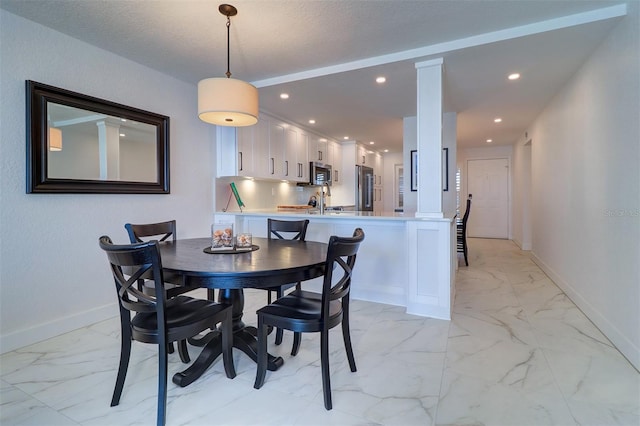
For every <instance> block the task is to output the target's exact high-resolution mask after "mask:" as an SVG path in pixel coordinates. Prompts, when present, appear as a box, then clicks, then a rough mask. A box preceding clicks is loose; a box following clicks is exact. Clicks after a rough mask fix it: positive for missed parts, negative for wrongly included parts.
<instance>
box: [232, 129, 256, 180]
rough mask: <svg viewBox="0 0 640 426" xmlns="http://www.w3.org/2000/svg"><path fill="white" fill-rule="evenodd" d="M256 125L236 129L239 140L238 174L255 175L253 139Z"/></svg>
mask: <svg viewBox="0 0 640 426" xmlns="http://www.w3.org/2000/svg"><path fill="white" fill-rule="evenodd" d="M254 134H255V126H249V127H240V128H237V129H236V135H237V140H238V158H237V161H238V170H237V172H238V173H237V174H238V176H253V175H254V173H255V169H254V165H253V160H254V155H253V141H254Z"/></svg>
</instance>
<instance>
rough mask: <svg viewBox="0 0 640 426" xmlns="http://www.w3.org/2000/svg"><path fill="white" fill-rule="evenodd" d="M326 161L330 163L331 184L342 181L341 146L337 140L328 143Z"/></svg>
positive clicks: (338, 183) (337, 183)
mask: <svg viewBox="0 0 640 426" xmlns="http://www.w3.org/2000/svg"><path fill="white" fill-rule="evenodd" d="M328 163H329V164H331V167H332V173H333V176H332V177H331V179H332V181H333V185H340V184H341V183H342V180H341V178H342V176H341V175H342V146H341V145H340V144H339V143H338V142H329V144H328Z"/></svg>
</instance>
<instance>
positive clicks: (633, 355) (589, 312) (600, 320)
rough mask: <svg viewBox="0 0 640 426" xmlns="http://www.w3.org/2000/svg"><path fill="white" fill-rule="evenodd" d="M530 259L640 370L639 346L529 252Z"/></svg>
mask: <svg viewBox="0 0 640 426" xmlns="http://www.w3.org/2000/svg"><path fill="white" fill-rule="evenodd" d="M531 260H533V262H535V264H536V265H538V266H539V267H540V269H542V270H543V271H544V273H545V274H547V276H548V277H549V278H551V280H552V281H553V282H554V283H555V284H556V285H557V286H558V287H560V289H561V290H562V291H564V292H565V294H566V295H567V296H568V297H569V299H571V301H572V302H573V303H575V304H576V306H577V307H578V308H579V309H580V310H581V311H582V312H583V313H584V314H585V315H586V316H587V318H589V320H590V321H591V322H592V323H593V324H594V325H595V326H596V327H597V328H598V329H599V330H600V331H601V332H602V334H604V335H605V336H606V337H607V338H608V339H609V340H610V341H611V343H613V345H614V346H615V347H616V348H617V349H618V350H619V351H620V353H622V355H623V356H624V357H625V358H627V360H628V361H629V362H630V363H631V365H632V366H633V367H634V368H635V369H636V370H638V371H640V348H638V347H637V346H635V345H634V344H633V342H632V341H631V340H629V339H628V338H627V337H626V336H625V335H624V334H623V333H621V332H620V330H618V328H617V327H616V326H615V325H613V324H612V323H611V322H610V321H609V320H607V318H606V317H605V316H604V315H602V313H601V312H600V311H599V310H598V309H596V308H595V307H594V306H593V305H591V303H589V302H588V301H587V300H586V299H585V298H583V297H582V295H580V293H579V292H578V291H576V289H575V288H573V286H571V285H570V284H569V283H567V282H566V281H565V280H563V279H562V277H560V275H558V274H557V273H556V272H555V271H554V270H553V269H552V268H551V267H550V266H549V265H547V264H546V263H545V262H544V261H543V260H542V259H540V258H539V257H538V256H536V254H535V253H534V252H531Z"/></svg>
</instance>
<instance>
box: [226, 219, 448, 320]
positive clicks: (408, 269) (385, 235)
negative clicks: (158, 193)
mask: <svg viewBox="0 0 640 426" xmlns="http://www.w3.org/2000/svg"><path fill="white" fill-rule="evenodd" d="M267 218H278V219H282V220H287V219H291V220H296V219H309V220H310V223H309V227H308V229H307V237H306V239H307V240H308V241H321V242H326V241H328V240H329V237H330V236H331V235H342V236H349V235H351V234H352V233H353V230H354V229H355V228H357V227H360V228H362V229H363V230H364V232H365V240H364V242H363V243H362V244H361V246H360V250H359V252H358V260H357V266H356V268H355V272H354V275H353V279H352V287H351V294H352V296H353V298H354V299H360V300H367V301H372V302H378V303H385V304H391V305H397V306H404V307H406V311H407V313H411V314H416V315H421V316H428V317H433V318H442V319H449V318H450V312H451V303H452V301H453V293H454V285H453V281H454V275H455V268H456V264H455V263H454V262H453V261H448V262H447V261H445V262H444V264H446V265H449V267H448V268H442V267H439V265H440V264H442V263H443V262H442V259H440V258H439V257H442V256H447V257H449V256H450V258H451V259H456V256H455V253H453V255H452V253H451V250H452V247H454V246H455V245H452V244H451V241H455V240H454V239H455V221H454V220H453V217H449V218H441V219H424V218H416V217H413V216H405V215H404V214H402V213H395V212H390V213H373V212H357V211H356V212H354V211H344V212H327V213H325V214H323V215H320V214H317V213H314V212H309V213H308V212H306V211H304V212H295V211H294V212H291V211H284V212H283V211H276V210H273V209H272V210H269V209H264V210H258V211H245V212H216V214H215V218H214V220H215V221H221V222H229V223H233V224H234V227H235V229H236V230H237V232H250V233H251V234H253V235H254V236H256V237H267ZM443 235H444V236H448V237H449V238H450V239H449V238H443ZM433 247H437V248H438V249H437V250H433ZM418 256H419V257H418ZM320 283H321V280H320V279H316V280H314V281H312V282H311V283H307V284H306V285H308V286H310V288H312V289H316V288H314V286H319V285H320ZM443 283H446V285H445V284H443Z"/></svg>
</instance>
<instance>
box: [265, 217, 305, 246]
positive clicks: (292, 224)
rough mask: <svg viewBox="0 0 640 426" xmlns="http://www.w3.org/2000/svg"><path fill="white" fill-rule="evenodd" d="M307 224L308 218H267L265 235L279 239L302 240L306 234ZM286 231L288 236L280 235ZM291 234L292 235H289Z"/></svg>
mask: <svg viewBox="0 0 640 426" xmlns="http://www.w3.org/2000/svg"><path fill="white" fill-rule="evenodd" d="M307 226H309V219H305V220H277V219H267V237H268V238H274V237H275V238H276V239H280V240H286V239H288V240H300V241H304V240H305V238H306V236H307ZM282 233H287V234H289V235H287V237H288V238H285V236H283V235H282ZM291 234H293V236H291Z"/></svg>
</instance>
